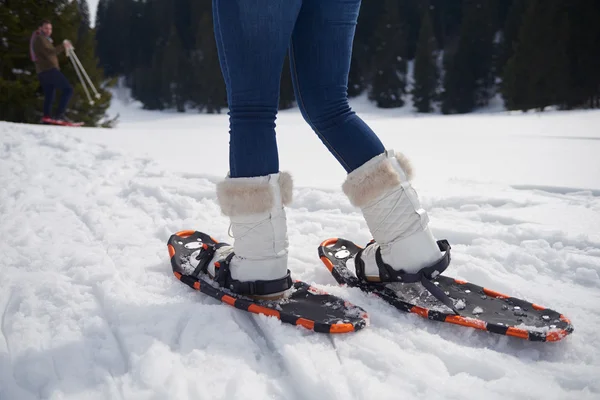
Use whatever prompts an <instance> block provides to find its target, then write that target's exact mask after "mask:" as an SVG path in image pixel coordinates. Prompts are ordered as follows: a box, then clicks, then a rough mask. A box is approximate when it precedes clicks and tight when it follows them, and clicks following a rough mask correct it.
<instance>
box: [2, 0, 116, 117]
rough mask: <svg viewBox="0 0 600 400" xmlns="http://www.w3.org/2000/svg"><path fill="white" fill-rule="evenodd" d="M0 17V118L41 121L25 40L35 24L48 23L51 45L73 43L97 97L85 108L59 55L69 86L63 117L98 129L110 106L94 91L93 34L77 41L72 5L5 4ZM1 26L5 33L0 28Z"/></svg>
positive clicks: (54, 1)
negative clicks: (66, 105)
mask: <svg viewBox="0 0 600 400" xmlns="http://www.w3.org/2000/svg"><path fill="white" fill-rule="evenodd" d="M0 17H1V18H0V21H2V22H0V24H2V26H0V28H2V29H0V32H4V34H3V35H6V36H3V38H2V39H1V40H2V42H4V43H5V46H0V49H2V52H3V53H0V54H1V55H2V57H1V60H2V61H1V62H0V65H1V66H0V74H1V75H0V92H1V93H2V96H0V119H4V120H9V121H17V122H29V123H37V122H39V120H40V118H41V116H42V104H43V94H42V91H41V89H40V84H39V80H38V77H37V74H36V72H35V65H34V63H33V62H32V61H31V59H30V56H29V40H30V37H31V34H32V32H33V31H34V30H35V29H37V28H38V27H39V26H40V23H41V21H42V20H43V19H50V20H51V22H52V25H53V34H52V37H53V39H54V41H55V43H56V42H59V43H60V42H61V41H62V40H63V39H70V40H71V41H72V42H73V44H74V46H75V48H76V51H77V56H78V57H79V59H80V61H81V63H82V65H83V67H84V68H85V70H86V72H87V73H88V75H89V76H90V78H91V79H92V81H93V82H94V84H95V86H96V87H97V89H98V91H99V92H100V94H101V96H102V97H101V100H100V101H96V102H95V104H94V105H93V106H92V105H90V104H89V103H88V100H87V98H86V97H85V94H84V92H83V89H82V86H81V83H80V82H79V79H78V78H77V75H76V73H75V71H74V69H73V66H72V65H71V63H70V61H68V60H67V58H66V57H65V56H64V54H63V55H61V56H59V62H60V64H61V70H62V72H63V73H64V74H65V76H66V77H67V79H68V80H69V82H70V83H71V85H72V86H73V87H74V95H73V97H72V99H71V101H70V102H69V105H68V108H67V115H68V116H70V117H71V118H73V119H77V120H81V121H84V122H85V123H86V125H90V126H94V125H97V124H101V123H102V122H103V120H104V118H105V111H106V109H107V108H108V105H109V103H110V95H109V93H107V92H106V91H104V90H103V89H102V88H101V87H100V83H101V81H102V73H101V71H99V70H98V69H97V67H96V61H95V60H94V58H93V52H94V48H93V34H89V35H87V37H86V38H85V40H84V39H82V41H80V40H78V35H77V33H78V30H79V28H80V26H81V20H82V17H81V15H80V14H79V10H78V4H77V3H76V2H71V1H69V0H47V1H44V2H38V1H36V0H18V1H10V2H8V1H5V2H3V3H0ZM4 26H5V27H6V30H4V29H3V28H4ZM88 55H90V56H88ZM56 103H57V102H55V105H56Z"/></svg>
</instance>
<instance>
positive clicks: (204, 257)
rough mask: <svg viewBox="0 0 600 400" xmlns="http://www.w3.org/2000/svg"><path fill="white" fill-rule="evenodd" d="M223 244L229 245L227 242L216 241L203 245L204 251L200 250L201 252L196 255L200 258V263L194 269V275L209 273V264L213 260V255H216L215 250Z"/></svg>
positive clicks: (197, 258)
mask: <svg viewBox="0 0 600 400" xmlns="http://www.w3.org/2000/svg"><path fill="white" fill-rule="evenodd" d="M223 246H229V245H228V244H227V243H214V244H207V243H204V244H203V245H202V251H200V253H198V255H197V256H196V260H198V265H197V266H196V269H194V272H193V273H192V275H193V276H196V277H197V276H198V275H199V274H200V273H205V274H206V273H207V268H208V264H209V263H210V260H212V258H213V256H214V255H215V251H216V250H217V249H218V248H220V247H223Z"/></svg>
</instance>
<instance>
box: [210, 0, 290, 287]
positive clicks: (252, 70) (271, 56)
mask: <svg viewBox="0 0 600 400" xmlns="http://www.w3.org/2000/svg"><path fill="white" fill-rule="evenodd" d="M300 6H301V0H285V1H282V0H213V13H214V25H215V38H216V41H217V49H218V54H219V60H220V63H221V69H222V71H223V76H224V78H225V83H226V85H227V99H228V103H229V110H230V111H229V117H230V119H229V121H230V147H229V157H230V171H229V176H227V177H226V178H225V179H224V180H223V181H222V182H219V184H218V185H217V198H218V202H219V206H220V208H221V211H222V212H223V214H224V215H226V216H228V217H229V218H230V221H231V233H232V236H233V238H234V240H235V242H234V244H233V246H224V247H221V248H219V249H218V250H217V251H216V254H215V255H214V257H213V259H212V260H211V262H210V263H209V265H208V270H207V272H208V273H209V274H210V275H215V268H216V267H215V261H219V262H222V261H223V259H224V258H225V257H227V255H229V254H231V252H232V251H233V253H234V256H233V258H231V262H230V267H229V270H230V274H231V279H232V280H233V281H238V282H255V281H270V282H271V283H270V284H269V285H268V287H269V289H264V288H265V287H267V286H262V287H263V290H258V289H257V290H258V291H254V290H250V292H251V293H242V292H240V293H241V294H250V295H258V296H267V297H277V296H280V295H281V294H282V292H284V291H285V290H286V289H287V288H289V285H291V280H290V279H289V277H288V275H287V255H288V238H287V221H286V214H285V209H284V206H285V205H287V204H289V202H290V201H291V197H292V180H291V177H290V175H289V174H287V173H285V172H280V171H279V160H278V155H277V143H276V140H275V117H276V115H277V109H278V104H279V85H280V79H281V70H282V68H283V62H284V59H285V55H286V52H287V49H288V46H289V41H290V37H291V35H292V30H293V27H294V24H295V22H296V17H297V15H298V11H299V10H300ZM219 265H220V264H219ZM233 281H232V282H233ZM261 285H262V284H261ZM246 286H247V285H246ZM230 287H231V286H230ZM238 287H242V286H238ZM248 287H249V286H248ZM232 290H233V289H232ZM240 290H241V289H240Z"/></svg>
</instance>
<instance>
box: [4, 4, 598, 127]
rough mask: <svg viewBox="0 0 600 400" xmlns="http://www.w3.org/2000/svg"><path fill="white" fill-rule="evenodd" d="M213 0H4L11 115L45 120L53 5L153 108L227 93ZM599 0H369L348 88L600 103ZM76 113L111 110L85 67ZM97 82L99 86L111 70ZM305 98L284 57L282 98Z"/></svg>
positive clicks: (479, 101) (395, 97)
mask: <svg viewBox="0 0 600 400" xmlns="http://www.w3.org/2000/svg"><path fill="white" fill-rule="evenodd" d="M211 3H212V1H211V0H144V1H140V0H100V1H99V3H98V8H97V12H96V21H95V26H94V28H91V27H90V16H89V9H88V4H87V2H86V0H45V1H43V2H39V1H37V0H0V93H1V95H0V119H3V120H11V121H20V122H37V121H39V117H40V113H41V108H42V107H41V104H42V100H43V96H42V92H41V89H40V87H39V83H38V81H37V77H36V75H35V68H34V65H33V63H32V62H31V60H30V59H29V38H30V36H31V32H32V31H33V30H34V29H36V28H37V27H38V26H39V22H40V21H41V20H42V19H44V18H48V19H50V20H52V22H53V25H54V35H53V36H54V38H55V39H56V40H58V41H62V39H63V38H69V39H71V40H72V41H73V43H74V44H75V48H76V51H77V54H78V56H79V58H80V60H81V61H82V63H83V65H84V67H85V69H86V70H87V71H88V73H89V75H90V77H91V78H92V79H93V80H94V82H96V83H100V82H104V83H105V85H104V86H106V84H107V82H110V81H111V79H112V81H114V78H117V77H123V78H124V81H125V82H126V85H127V86H128V87H129V88H130V89H131V93H132V96H133V97H134V98H135V99H138V100H140V101H141V102H142V103H143V105H144V107H145V108H147V109H156V110H160V109H166V108H175V109H177V110H178V111H182V112H183V111H186V110H190V109H192V110H199V111H201V112H208V113H214V112H220V111H221V110H222V109H223V108H226V107H227V100H226V93H225V85H224V82H223V78H222V75H221V71H220V68H219V62H218V58H217V49H216V43H215V40H214V33H213V25H212V4H211ZM598 21H600V1H597V0H377V1H366V0H365V1H363V3H362V6H361V13H360V17H359V21H358V25H357V30H356V36H355V41H354V48H353V56H352V64H351V71H350V77H349V85H348V94H349V95H350V96H351V97H354V96H359V95H363V94H364V95H366V96H368V98H369V99H370V100H371V101H372V102H373V104H375V105H376V106H377V107H380V108H396V107H403V106H411V107H412V108H414V110H415V111H418V112H422V113H428V112H442V113H445V114H454V113H469V112H472V111H473V110H476V109H477V108H480V107H484V106H486V105H487V104H488V103H489V101H490V100H491V99H492V98H494V97H495V96H501V97H502V99H503V101H504V104H505V106H506V107H507V108H508V109H510V110H531V109H536V110H544V109H545V108H547V107H549V106H556V107H558V108H560V109H574V108H598V107H600V73H599V71H600V45H599V43H600V23H598ZM62 65H63V66H64V68H63V72H64V73H65V74H66V75H67V77H68V78H69V80H70V82H71V83H72V84H73V85H74V87H75V96H74V97H73V99H72V100H71V104H70V106H69V109H68V110H67V111H68V114H69V115H70V116H71V117H72V118H74V119H77V120H82V121H85V122H86V123H88V124H89V125H98V124H101V123H102V122H103V121H104V123H105V124H107V125H108V124H109V123H108V122H106V115H105V111H106V109H107V107H108V106H109V102H110V94H109V92H107V91H106V90H104V89H102V88H100V90H101V94H102V99H101V100H100V101H97V102H96V104H95V105H93V106H91V105H89V104H88V103H87V101H86V98H85V95H84V93H83V89H82V87H81V85H80V84H79V82H78V80H77V78H76V75H75V71H74V70H73V69H72V68H71V66H70V65H68V64H67V63H65V62H64V59H63V63H62ZM96 86H100V85H99V84H98V85H96ZM294 104H295V99H294V94H293V89H292V83H291V77H290V72H289V62H288V60H286V63H285V65H284V68H283V71H282V77H281V97H280V104H279V106H280V108H281V109H285V108H289V107H292V106H294Z"/></svg>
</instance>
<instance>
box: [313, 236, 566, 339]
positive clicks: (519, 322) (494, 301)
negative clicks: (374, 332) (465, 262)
mask: <svg viewBox="0 0 600 400" xmlns="http://www.w3.org/2000/svg"><path fill="white" fill-rule="evenodd" d="M446 243H447V242H446ZM438 244H439V243H438ZM360 250H361V247H359V246H357V245H356V244H354V243H353V242H351V241H349V240H345V239H339V238H333V239H328V240H326V241H324V242H323V243H321V245H320V246H319V248H318V252H319V257H320V258H321V261H323V263H324V264H325V266H326V267H327V269H329V271H330V272H331V274H332V275H333V277H334V278H335V280H336V281H337V282H338V283H339V284H341V285H347V286H350V287H357V288H359V289H361V290H362V291H364V292H366V293H372V294H374V295H376V296H378V297H380V298H381V299H383V300H385V301H386V302H388V303H389V304H391V305H393V306H394V307H396V308H398V309H399V310H401V311H405V312H409V313H415V314H418V315H420V316H422V317H424V318H427V319H430V320H433V321H439V322H447V323H451V324H456V325H461V326H466V327H470V328H475V329H481V330H485V331H489V332H492V333H496V334H501V335H508V336H514V337H517V338H520V339H526V340H531V341H541V342H555V341H558V340H561V339H563V338H564V337H566V336H567V335H568V334H570V333H571V332H573V326H572V325H571V322H570V321H569V320H568V319H567V318H566V317H565V316H563V315H562V314H560V313H558V312H556V311H553V310H550V309H547V308H544V307H542V306H539V305H537V304H533V303H530V302H527V301H525V300H522V299H518V298H515V297H510V296H507V295H504V294H501V293H498V292H496V291H494V290H490V289H486V288H484V287H482V286H478V285H475V284H472V283H469V282H465V281H463V280H459V279H453V278H450V277H447V276H443V275H438V276H437V277H435V278H433V279H431V281H432V283H433V284H434V285H435V286H436V287H437V288H439V289H441V290H442V291H443V292H444V294H445V295H446V296H447V297H449V298H450V300H451V301H452V302H453V304H454V308H455V309H456V311H458V314H456V313H455V312H454V311H453V310H451V309H450V308H449V307H447V306H445V305H444V304H442V302H440V301H439V300H437V299H436V297H435V296H432V295H431V293H430V292H429V291H428V290H426V289H425V288H424V287H423V286H422V285H421V284H420V283H401V282H394V283H380V282H366V281H364V280H362V279H359V278H357V276H356V274H355V273H354V272H353V271H352V270H351V269H350V268H348V266H347V265H346V263H347V262H348V261H349V260H352V262H353V261H354V256H355V255H356V254H357V253H358V252H359V251H360ZM447 251H449V245H448V250H447ZM448 256H449V254H448Z"/></svg>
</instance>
